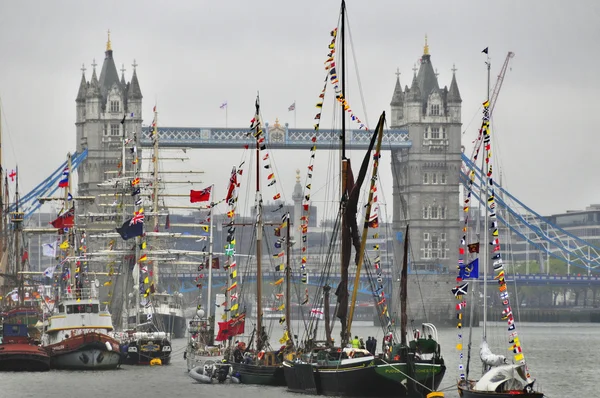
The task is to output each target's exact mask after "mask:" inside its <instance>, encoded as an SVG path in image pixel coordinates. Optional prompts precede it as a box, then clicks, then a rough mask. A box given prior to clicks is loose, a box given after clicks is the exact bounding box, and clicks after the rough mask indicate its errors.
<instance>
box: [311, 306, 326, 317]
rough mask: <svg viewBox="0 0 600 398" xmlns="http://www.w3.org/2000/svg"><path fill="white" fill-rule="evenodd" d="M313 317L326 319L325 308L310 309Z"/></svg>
mask: <svg viewBox="0 0 600 398" xmlns="http://www.w3.org/2000/svg"><path fill="white" fill-rule="evenodd" d="M310 316H311V318H318V319H324V317H325V315H324V313H323V308H313V309H311V310H310Z"/></svg>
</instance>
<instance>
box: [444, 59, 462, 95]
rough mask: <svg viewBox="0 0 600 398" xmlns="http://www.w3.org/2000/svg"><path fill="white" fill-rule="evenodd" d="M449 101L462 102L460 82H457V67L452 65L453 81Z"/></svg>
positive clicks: (449, 91)
mask: <svg viewBox="0 0 600 398" xmlns="http://www.w3.org/2000/svg"><path fill="white" fill-rule="evenodd" d="M447 99H448V102H454V103H460V102H462V98H460V91H458V84H457V83H456V68H455V67H452V83H450V90H448V97H447Z"/></svg>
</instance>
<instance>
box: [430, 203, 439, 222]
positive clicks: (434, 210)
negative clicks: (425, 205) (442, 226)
mask: <svg viewBox="0 0 600 398" xmlns="http://www.w3.org/2000/svg"><path fill="white" fill-rule="evenodd" d="M431 218H432V219H434V220H437V219H438V208H437V206H433V207H432V208H431Z"/></svg>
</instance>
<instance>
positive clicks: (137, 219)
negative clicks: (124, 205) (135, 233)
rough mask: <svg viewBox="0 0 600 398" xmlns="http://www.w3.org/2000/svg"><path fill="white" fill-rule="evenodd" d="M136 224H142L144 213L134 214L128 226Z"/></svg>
mask: <svg viewBox="0 0 600 398" xmlns="http://www.w3.org/2000/svg"><path fill="white" fill-rule="evenodd" d="M137 223H142V224H143V223H144V213H142V212H135V214H134V215H133V217H132V218H131V222H130V223H129V225H134V224H137Z"/></svg>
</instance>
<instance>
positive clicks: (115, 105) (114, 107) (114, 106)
mask: <svg viewBox="0 0 600 398" xmlns="http://www.w3.org/2000/svg"><path fill="white" fill-rule="evenodd" d="M120 109H121V106H120V102H119V101H112V100H111V101H110V112H111V113H117V112H120Z"/></svg>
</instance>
